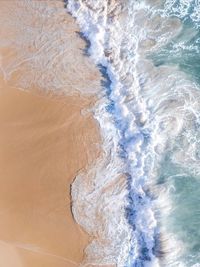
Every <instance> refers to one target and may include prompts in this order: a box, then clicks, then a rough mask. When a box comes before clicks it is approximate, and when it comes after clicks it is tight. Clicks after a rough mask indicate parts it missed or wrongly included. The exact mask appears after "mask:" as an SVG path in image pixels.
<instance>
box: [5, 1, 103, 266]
mask: <svg viewBox="0 0 200 267" xmlns="http://www.w3.org/2000/svg"><path fill="white" fill-rule="evenodd" d="M0 21H1V25H4V26H3V27H1V29H0V55H1V57H0V59H1V72H0V147H1V150H0V266H2V267H71V266H72V267H73V266H80V262H81V261H82V259H83V256H84V252H83V251H84V248H85V246H86V245H87V243H88V242H89V239H90V237H89V236H88V235H87V234H86V233H85V232H84V231H83V230H82V229H81V228H80V226H79V225H78V224H76V223H75V221H74V220H73V216H72V214H71V207H70V184H71V183H72V181H73V179H74V178H75V176H76V174H77V173H78V172H79V171H80V170H83V169H84V168H86V167H88V166H90V165H91V164H92V162H93V161H95V159H96V158H97V157H98V155H99V153H100V152H99V142H100V136H99V131H98V127H97V124H96V122H95V120H94V119H93V117H92V115H91V113H90V112H89V108H91V107H92V104H93V102H94V96H92V97H91V94H90V93H91V92H92V94H93V95H94V94H96V93H97V91H98V90H99V87H100V74H99V72H98V70H97V69H96V68H95V67H94V65H93V64H92V63H91V62H90V60H89V59H88V58H87V57H86V56H84V54H83V52H84V45H85V44H84V41H83V40H82V39H81V38H79V37H78V35H77V34H76V31H78V28H77V26H76V25H75V23H74V20H73V19H72V18H71V17H70V15H68V14H66V10H65V9H64V8H63V3H62V2H61V1H25V0H24V1H23V0H20V1H1V10H0ZM82 92H85V94H84V95H83V94H82ZM66 94H67V95H66ZM65 95H66V96H65ZM83 110H84V112H83ZM83 113H84V115H83Z"/></svg>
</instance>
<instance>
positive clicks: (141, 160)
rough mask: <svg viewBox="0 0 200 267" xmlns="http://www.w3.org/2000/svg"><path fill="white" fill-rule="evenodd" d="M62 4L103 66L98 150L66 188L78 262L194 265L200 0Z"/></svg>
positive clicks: (199, 248)
mask: <svg viewBox="0 0 200 267" xmlns="http://www.w3.org/2000/svg"><path fill="white" fill-rule="evenodd" d="M66 6H67V8H68V11H69V12H70V13H71V14H72V15H73V16H74V17H75V18H76V21H77V23H78V24H79V26H80V29H81V32H82V34H83V35H84V37H85V38H86V39H87V40H88V44H89V46H88V49H87V55H88V56H90V57H91V58H92V59H93V61H94V62H95V64H96V65H98V66H99V69H100V71H101V72H102V92H101V93H100V94H99V100H98V102H97V104H96V106H95V108H94V110H93V112H94V116H95V117H96V119H97V121H98V122H99V125H100V129H101V134H102V139H103V144H102V146H103V155H102V156H101V158H99V159H98V161H97V162H96V163H95V165H94V166H93V168H92V169H90V170H88V172H87V174H86V173H83V174H80V175H79V176H77V178H76V179H75V181H74V183H73V185H72V199H73V213H74V217H75V219H76V221H77V222H78V223H79V224H80V225H81V226H82V227H83V228H84V229H85V230H86V231H87V232H88V233H89V234H90V235H91V236H93V237H94V238H93V241H92V242H91V243H90V244H89V245H88V247H87V248H86V251H85V252H86V257H85V260H84V262H83V266H87V264H97V265H98V264H115V265H116V266H119V267H146V266H147V267H148V266H157V267H158V266H161V267H162V266H163V267H172V266H173V267H198V266H200V204H199V203H200V165H199V162H200V150H199V149H200V65H199V63H200V2H199V1H198V0H160V1H159V0H146V1H145V0H121V1H120V0H118V1H115V0H110V1H109V0H85V1H83V0H76V1H75V0H68V1H67V3H66Z"/></svg>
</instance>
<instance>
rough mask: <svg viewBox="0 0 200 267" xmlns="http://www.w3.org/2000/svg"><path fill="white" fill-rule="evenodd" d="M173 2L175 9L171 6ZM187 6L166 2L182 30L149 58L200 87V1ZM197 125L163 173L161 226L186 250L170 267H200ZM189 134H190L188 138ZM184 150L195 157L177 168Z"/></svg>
mask: <svg viewBox="0 0 200 267" xmlns="http://www.w3.org/2000/svg"><path fill="white" fill-rule="evenodd" d="M169 2H171V5H167V3H169ZM183 2H184V1H165V3H164V6H163V7H164V9H165V15H166V14H167V15H168V16H171V17H176V18H179V19H180V20H181V23H182V29H181V32H180V33H179V34H178V35H177V36H176V37H175V38H173V39H172V40H170V42H169V43H167V44H166V45H165V46H163V47H161V48H160V49H159V50H158V51H156V52H154V53H152V54H151V55H150V56H148V58H151V59H152V60H153V62H154V65H155V66H157V67H159V66H169V67H170V66H173V67H176V68H178V69H179V70H180V71H182V72H184V73H185V74H186V76H187V77H188V79H190V80H191V82H193V83H195V84H196V86H197V87H199V86H200V21H199V19H198V18H197V17H195V15H194V13H195V12H197V10H199V12H197V13H198V14H199V15H200V9H199V5H200V4H199V2H198V1H185V5H183ZM181 5H182V8H181ZM162 11H163V10H162ZM194 18H196V19H194ZM199 90H200V88H199ZM177 97H178V96H177ZM197 117H199V114H198V116H197ZM197 121H198V120H197ZM197 121H196V122H194V124H193V126H194V129H192V126H190V127H191V128H190V129H185V132H184V131H183V132H182V133H181V135H180V136H179V138H177V140H176V142H175V144H174V145H173V148H171V149H169V150H168V152H167V154H166V157H165V158H164V160H163V162H162V165H161V167H160V170H159V173H160V175H159V178H158V184H159V185H162V186H164V187H165V188H168V190H169V193H168V198H169V199H170V202H171V210H170V212H169V213H168V214H167V215H166V216H165V218H164V220H163V222H162V220H161V224H162V223H163V224H165V226H166V225H167V226H166V231H167V232H168V233H172V234H173V235H175V236H176V237H177V240H178V241H180V242H181V244H183V246H184V249H183V251H182V252H181V253H179V256H177V258H176V261H174V262H173V263H172V262H170V263H169V265H170V266H186V267H191V266H200V175H199V166H200V165H199V163H200V161H199V153H200V149H199V147H198V143H199V140H200V137H199V131H200V127H199V124H198V122H197ZM189 131H190V134H188V135H187V134H185V133H186V132H189ZM184 138H185V139H186V140H187V144H188V143H190V146H193V147H195V149H194V151H193V150H190V152H187V145H186V144H185V143H184V142H183V141H182V140H183V139H184ZM188 140H189V141H188ZM184 150H186V154H187V153H193V155H191V154H190V157H188V158H185V159H184V160H183V161H182V162H181V163H180V162H179V164H177V163H176V161H175V162H174V154H175V153H179V152H180V151H182V152H183V151H184ZM192 157H193V160H192V161H191V158H192ZM181 264H182V265H181Z"/></svg>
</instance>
